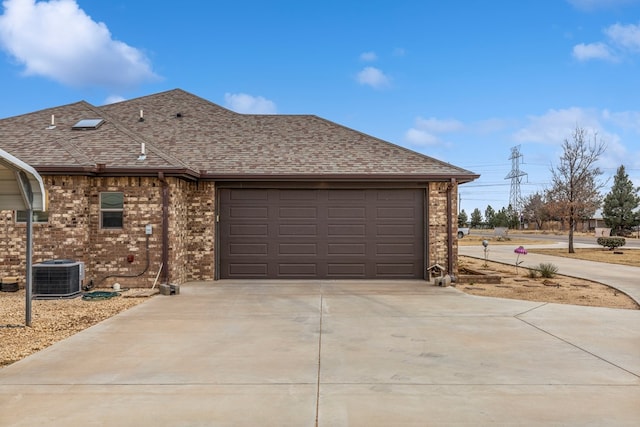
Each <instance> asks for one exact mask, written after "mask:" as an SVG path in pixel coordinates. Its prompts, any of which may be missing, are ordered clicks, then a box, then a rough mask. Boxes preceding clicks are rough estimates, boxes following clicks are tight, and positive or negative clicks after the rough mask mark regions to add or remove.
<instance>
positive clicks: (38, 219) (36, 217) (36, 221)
mask: <svg viewBox="0 0 640 427" xmlns="http://www.w3.org/2000/svg"><path fill="white" fill-rule="evenodd" d="M14 212H15V215H14V220H15V223H16V224H26V223H27V211H23V210H17V211H14ZM32 214H33V217H32V223H33V224H47V223H48V222H49V212H48V211H32ZM18 215H22V216H23V218H18ZM41 217H43V218H41Z"/></svg>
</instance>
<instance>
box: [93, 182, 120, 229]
mask: <svg viewBox="0 0 640 427" xmlns="http://www.w3.org/2000/svg"><path fill="white" fill-rule="evenodd" d="M105 194H120V195H121V197H122V206H121V207H117V208H113V207H110V208H104V207H103V205H102V197H103V195H105ZM98 203H99V208H100V229H101V230H122V229H123V228H124V193H123V192H122V191H101V192H100V195H99V199H98ZM105 213H108V214H112V213H120V215H119V216H120V225H119V226H105V217H104V214H105ZM112 218H114V217H112Z"/></svg>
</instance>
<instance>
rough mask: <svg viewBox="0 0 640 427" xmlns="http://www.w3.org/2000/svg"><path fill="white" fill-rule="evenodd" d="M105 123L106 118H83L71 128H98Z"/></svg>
mask: <svg viewBox="0 0 640 427" xmlns="http://www.w3.org/2000/svg"><path fill="white" fill-rule="evenodd" d="M103 123H104V119H82V120H80V121H79V122H77V123H76V124H75V125H73V127H72V128H71V129H74V130H90V129H98V128H99V127H100V125H102V124H103Z"/></svg>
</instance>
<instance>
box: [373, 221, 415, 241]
mask: <svg viewBox="0 0 640 427" xmlns="http://www.w3.org/2000/svg"><path fill="white" fill-rule="evenodd" d="M414 232H415V227H414V226H413V224H400V225H390V224H383V225H378V226H376V236H378V237H398V236H404V237H408V238H413V236H414Z"/></svg>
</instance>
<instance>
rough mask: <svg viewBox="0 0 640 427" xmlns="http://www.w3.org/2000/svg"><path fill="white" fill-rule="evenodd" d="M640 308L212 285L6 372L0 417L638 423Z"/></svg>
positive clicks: (119, 421) (362, 286) (65, 422)
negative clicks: (606, 307) (615, 308)
mask: <svg viewBox="0 0 640 427" xmlns="http://www.w3.org/2000/svg"><path fill="white" fill-rule="evenodd" d="M638 420H640V311H632V310H613V309H602V308H587V307H576V306H563V305H556V304H545V303H535V302H525V301H514V300H503V299H492V298H484V297H476V296H470V295H466V294H463V293H461V292H459V291H457V290H455V289H452V288H438V287H434V286H432V285H429V284H426V283H425V282H419V281H390V282H380V281H376V282H362V281H359V282H349V281H305V282H301V281H288V282H281V281H280V282H269V281H266V282H256V281H250V282H249V281H244V282H243V281H219V282H209V283H191V284H188V285H183V286H182V287H181V294H180V295H175V296H157V297H154V298H153V299H151V300H150V301H147V302H145V303H144V304H142V305H139V306H137V307H134V308H132V309H130V310H128V311H126V312H124V313H121V314H120V315H118V316H115V317H113V318H111V319H109V320H107V321H104V322H102V323H100V324H98V325H96V326H94V327H92V328H89V329H87V330H85V331H83V332H81V333H79V334H77V335H74V336H73V337H70V338H69V339H66V340H64V341H62V342H59V343H57V344H55V345H53V346H52V347H49V348H47V349H45V350H43V351H41V352H39V353H37V354H35V355H33V356H31V357H28V358H26V359H24V360H22V361H20V362H17V363H15V364H13V365H11V366H8V367H6V368H3V369H1V370H0V425H2V426H29V427H33V426H45V425H46V426H296V427H297V426H314V425H318V426H432V425H433V426H438V425H441V426H452V425H465V426H478V425H509V426H511V425H520V426H530V425H531V426H548V425H562V426H567V425H568V426H585V425H591V426H636V425H638Z"/></svg>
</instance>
